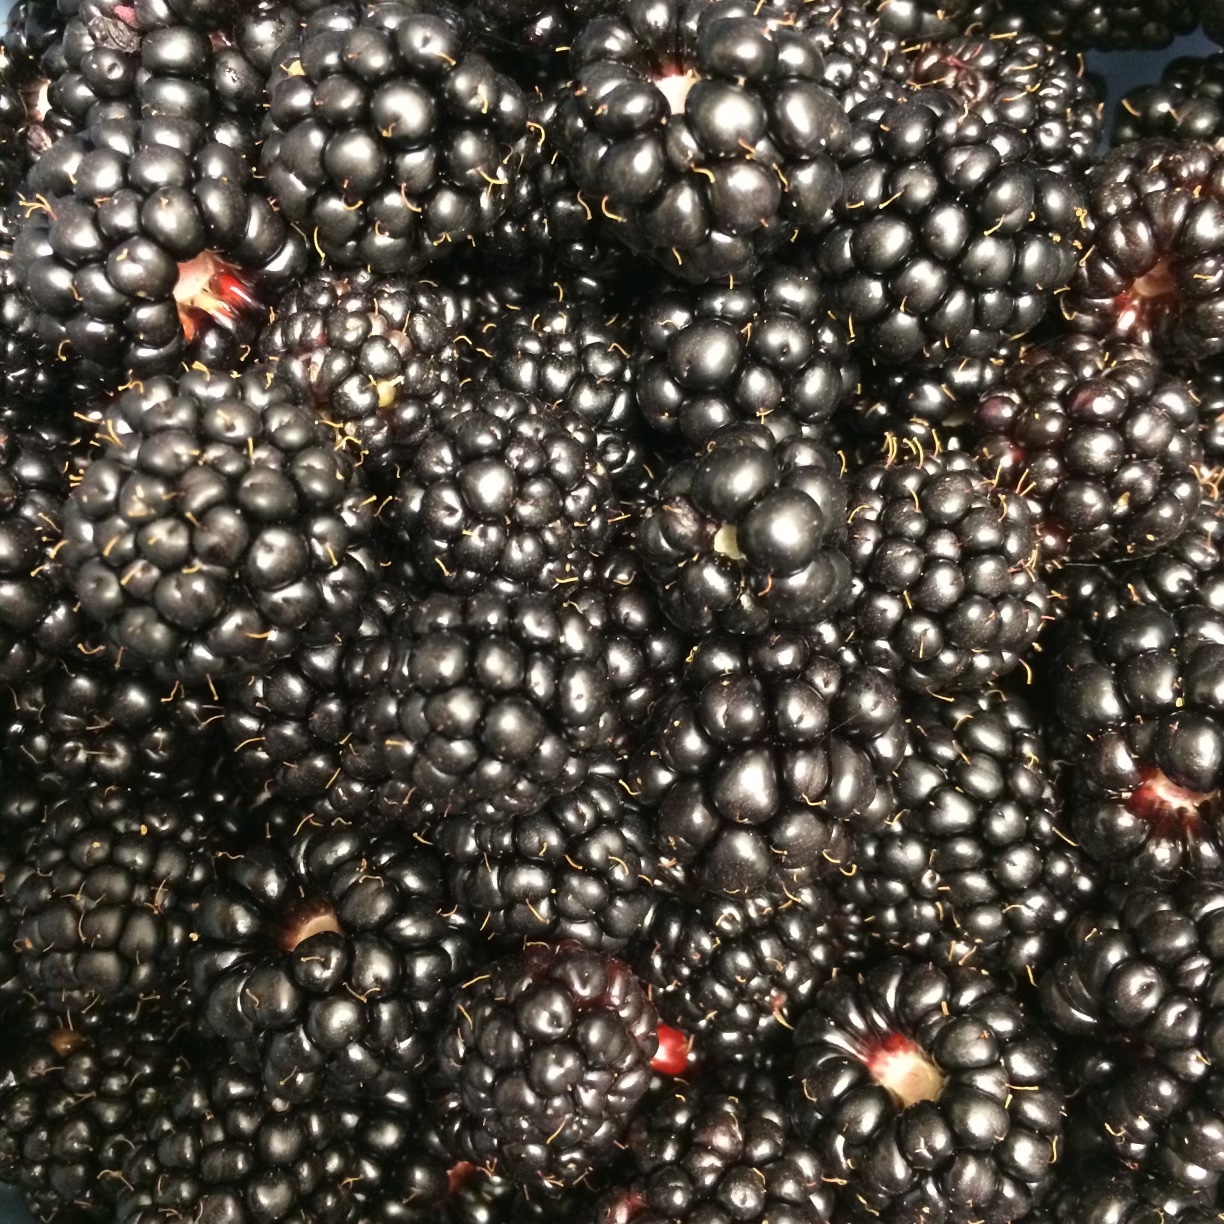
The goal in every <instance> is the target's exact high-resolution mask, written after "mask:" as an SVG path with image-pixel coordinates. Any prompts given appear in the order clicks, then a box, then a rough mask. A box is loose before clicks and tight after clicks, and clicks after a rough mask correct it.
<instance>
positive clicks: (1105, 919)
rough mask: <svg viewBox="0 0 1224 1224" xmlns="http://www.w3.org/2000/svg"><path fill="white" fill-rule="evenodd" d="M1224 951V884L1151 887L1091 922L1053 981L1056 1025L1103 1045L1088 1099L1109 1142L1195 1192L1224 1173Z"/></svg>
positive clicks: (1129, 1159) (1096, 1050) (1096, 1052)
mask: <svg viewBox="0 0 1224 1224" xmlns="http://www.w3.org/2000/svg"><path fill="white" fill-rule="evenodd" d="M1222 940H1224V891H1221V889H1220V888H1219V886H1218V885H1199V884H1195V883H1190V884H1187V885H1185V886H1183V887H1181V888H1180V889H1177V890H1175V891H1173V892H1165V891H1161V890H1159V889H1155V888H1151V887H1147V886H1146V885H1143V884H1141V885H1139V886H1137V887H1135V888H1133V889H1130V890H1129V891H1127V892H1126V893H1125V894H1124V895H1123V896H1121V897H1120V898H1119V899H1118V901H1117V902H1116V903H1115V904H1113V905H1111V906H1110V907H1109V908H1107V909H1104V910H1098V911H1095V912H1089V913H1086V914H1083V915H1081V917H1080V918H1079V919H1077V920H1076V921H1075V922H1074V923H1073V924H1072V926H1071V929H1070V932H1069V944H1068V952H1067V955H1066V956H1064V957H1063V959H1061V960H1060V961H1059V962H1058V963H1057V964H1056V965H1055V966H1053V968H1051V969H1050V970H1049V971H1048V972H1047V973H1046V974H1045V976H1044V977H1043V978H1042V980H1041V1003H1042V1010H1043V1012H1044V1014H1045V1016H1046V1017H1047V1018H1048V1020H1049V1022H1050V1023H1051V1024H1052V1025H1053V1026H1055V1027H1057V1028H1058V1029H1060V1030H1061V1031H1063V1032H1065V1033H1069V1034H1072V1035H1075V1036H1079V1037H1083V1038H1086V1039H1087V1040H1088V1041H1089V1042H1090V1043H1091V1045H1090V1048H1089V1053H1088V1057H1087V1059H1086V1060H1085V1064H1086V1066H1087V1068H1088V1073H1087V1076H1086V1079H1087V1081H1088V1082H1087V1083H1086V1084H1085V1086H1084V1089H1085V1091H1084V1096H1085V1108H1086V1111H1087V1115H1088V1117H1089V1118H1090V1120H1091V1122H1092V1123H1093V1127H1094V1130H1095V1132H1096V1134H1097V1136H1098V1137H1099V1138H1100V1139H1101V1140H1103V1141H1104V1143H1105V1144H1106V1145H1107V1146H1108V1147H1112V1149H1113V1150H1114V1151H1115V1152H1116V1154H1117V1156H1118V1157H1119V1158H1120V1159H1121V1160H1122V1161H1123V1162H1124V1163H1125V1164H1126V1165H1127V1166H1128V1167H1130V1168H1142V1169H1144V1170H1145V1171H1149V1172H1152V1173H1154V1174H1155V1175H1156V1176H1158V1177H1159V1178H1161V1179H1162V1181H1164V1182H1165V1183H1166V1184H1167V1183H1169V1182H1171V1183H1172V1184H1173V1185H1175V1186H1178V1187H1183V1188H1185V1189H1189V1190H1196V1189H1211V1188H1213V1187H1215V1186H1217V1185H1218V1182H1219V1179H1220V1175H1221V1173H1224V1111H1222V1110H1221V1107H1220V1083H1219V1072H1218V1071H1217V1070H1215V1068H1214V1066H1213V1064H1214V1062H1215V1056H1214V1051H1215V1050H1216V1049H1217V1048H1218V1044H1219V1040H1220V1038H1219V1031H1218V1030H1219V1022H1218V1018H1217V1017H1216V1015H1215V1010H1216V1000H1217V999H1218V996H1219V990H1220V975H1221V959H1220V958H1221V947H1222V946H1224V945H1222V943H1221V941H1222ZM1094 1065H1095V1070H1096V1071H1098V1072H1099V1071H1102V1070H1103V1071H1104V1072H1105V1074H1104V1075H1097V1074H1094V1073H1093V1071H1094Z"/></svg>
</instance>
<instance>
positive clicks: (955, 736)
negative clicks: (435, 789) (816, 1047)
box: [834, 689, 1094, 981]
mask: <svg viewBox="0 0 1224 1224" xmlns="http://www.w3.org/2000/svg"><path fill="white" fill-rule="evenodd" d="M906 720H907V722H908V724H909V732H910V734H909V741H910V743H909V750H908V751H907V753H906V755H905V759H904V760H903V761H902V762H901V764H900V765H898V766H897V769H896V772H895V773H894V775H893V796H894V804H895V807H896V812H895V814H894V815H893V816H892V818H891V819H890V820H889V821H888V823H887V824H886V825H885V826H884V827H883V828H881V829H879V830H878V831H867V832H864V833H863V834H861V835H858V836H856V837H855V838H854V844H853V847H852V852H851V853H852V857H853V871H852V872H847V873H846V874H845V877H844V878H843V879H842V880H839V881H838V882H837V883H836V884H835V885H834V891H835V893H837V894H838V895H839V896H840V897H842V898H845V899H847V900H848V902H849V904H850V905H851V907H852V908H853V909H854V910H856V911H857V912H858V913H859V914H860V915H861V916H862V917H863V919H864V921H865V923H866V926H865V931H866V932H867V933H868V934H869V935H871V936H872V937H873V938H875V939H879V940H882V941H884V942H886V943H888V944H890V945H891V946H893V947H895V948H904V949H905V950H906V951H908V952H910V953H911V954H917V955H921V956H927V957H931V958H932V959H937V960H938V959H941V958H944V957H946V958H948V959H949V960H950V961H952V962H955V963H957V964H969V965H972V966H973V967H975V968H983V969H988V970H990V971H991V972H998V973H1001V974H1006V975H1010V976H1011V977H1013V978H1015V979H1017V980H1020V981H1024V980H1025V979H1026V978H1031V975H1032V974H1034V973H1039V972H1040V971H1041V970H1042V969H1043V968H1044V967H1045V966H1046V965H1047V964H1048V962H1049V961H1050V959H1051V958H1052V956H1053V955H1054V954H1055V953H1056V952H1057V950H1058V948H1059V946H1060V945H1061V940H1062V934H1063V931H1064V929H1065V927H1066V925H1067V923H1068V922H1069V921H1070V920H1071V919H1072V918H1073V917H1074V916H1075V915H1076V914H1078V913H1079V912H1080V911H1081V910H1082V909H1083V908H1084V906H1085V905H1086V904H1087V903H1088V902H1089V900H1090V899H1091V898H1092V896H1093V892H1094V880H1093V874H1092V873H1091V872H1090V871H1088V870H1087V866H1086V864H1085V862H1084V860H1083V857H1082V855H1081V854H1080V853H1079V852H1078V850H1077V849H1076V847H1075V845H1074V843H1073V842H1072V841H1071V839H1070V838H1069V837H1068V836H1067V835H1066V834H1065V833H1064V832H1063V831H1062V830H1061V829H1060V827H1059V825H1060V819H1059V818H1060V813H1059V805H1058V801H1057V799H1056V798H1055V792H1054V787H1053V784H1052V781H1051V767H1050V759H1049V753H1048V751H1047V749H1046V745H1045V740H1044V738H1043V736H1042V734H1041V730H1040V728H1039V726H1038V722H1037V719H1036V717H1035V714H1034V711H1033V710H1032V709H1031V708H1030V706H1029V705H1028V704H1027V703H1026V702H1025V701H1024V700H1023V699H1022V698H1020V697H1017V696H1015V695H1013V694H1009V693H1005V692H1002V691H1000V690H998V689H992V690H989V691H988V692H987V693H986V694H985V695H984V696H980V697H977V696H975V697H969V696H964V697H957V698H955V699H950V700H938V699H935V698H930V697H919V698H911V699H910V700H909V702H908V703H907V705H906Z"/></svg>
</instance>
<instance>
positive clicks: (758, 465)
mask: <svg viewBox="0 0 1224 1224" xmlns="http://www.w3.org/2000/svg"><path fill="white" fill-rule="evenodd" d="M846 505H847V502H846V486H845V483H844V481H843V480H842V477H841V463H840V460H839V459H838V458H837V457H836V456H835V455H833V454H832V453H831V452H830V451H829V450H827V449H826V448H825V447H823V446H821V445H820V444H819V443H817V442H811V441H808V440H807V439H806V438H802V437H793V438H788V439H787V440H785V441H782V442H778V441H776V440H775V439H774V437H773V435H772V434H771V433H770V431H769V429H768V428H767V427H766V426H764V425H748V424H740V425H727V426H724V427H723V428H722V429H720V430H719V431H718V432H717V433H715V434H714V436H713V437H712V438H711V439H710V442H709V444H708V446H707V447H706V449H705V450H704V451H703V452H701V453H700V454H698V455H697V456H696V457H695V458H693V459H690V460H688V461H687V462H682V463H678V464H676V465H675V466H674V467H672V469H671V470H670V471H669V472H668V474H667V475H666V476H665V477H664V479H663V481H662V484H661V485H660V488H659V491H658V494H657V495H656V496H655V497H653V498H652V499H651V500H650V501H649V502H648V503H647V505H646V508H645V511H644V513H643V514H642V517H641V519H640V520H639V522H638V524H637V546H638V550H639V552H640V554H641V557H642V562H643V567H644V568H645V570H646V573H647V574H648V575H649V576H650V578H651V581H652V582H653V583H654V585H655V587H656V589H657V590H658V593H659V598H660V601H661V603H662V606H663V610H664V611H665V612H666V613H667V615H668V616H669V617H671V619H672V620H673V621H674V622H675V623H676V624H677V625H679V626H680V628H682V629H684V630H686V631H687V632H690V633H694V634H699V635H704V634H708V633H711V632H712V631H714V630H722V631H726V632H731V633H742V634H759V633H762V632H764V631H765V630H767V629H770V628H774V627H783V626H785V627H794V628H808V627H812V626H815V625H816V624H817V623H818V622H819V621H821V620H822V619H826V618H828V617H829V616H830V615H832V614H833V613H835V612H837V611H838V610H839V609H840V608H841V606H842V605H843V604H844V602H845V599H846V596H847V595H848V593H849V577H850V576H849V570H848V566H847V565H846V560H845V557H844V556H843V554H842V552H841V551H839V548H838V546H839V545H840V544H841V542H842V540H843V539H844V532H845V528H844V523H845V519H846Z"/></svg>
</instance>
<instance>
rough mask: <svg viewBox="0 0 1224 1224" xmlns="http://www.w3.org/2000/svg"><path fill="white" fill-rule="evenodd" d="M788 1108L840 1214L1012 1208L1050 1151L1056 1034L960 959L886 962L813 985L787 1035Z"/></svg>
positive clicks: (1034, 1186)
mask: <svg viewBox="0 0 1224 1224" xmlns="http://www.w3.org/2000/svg"><path fill="white" fill-rule="evenodd" d="M794 1057H795V1063H794V1071H793V1076H792V1086H791V1092H790V1097H789V1101H790V1113H791V1118H792V1120H793V1121H794V1123H795V1128H796V1132H797V1134H798V1136H799V1138H800V1139H801V1140H803V1141H806V1142H809V1143H811V1145H812V1147H813V1149H814V1151H815V1153H816V1156H817V1158H818V1159H819V1160H820V1162H821V1165H822V1166H823V1168H824V1173H825V1176H826V1177H827V1178H829V1179H831V1180H834V1181H835V1182H836V1183H837V1184H839V1185H841V1186H842V1199H843V1203H844V1206H845V1208H846V1209H847V1218H850V1219H858V1218H863V1219H867V1218H874V1217H878V1216H883V1217H887V1218H889V1219H897V1220H901V1219H906V1220H916V1219H923V1220H928V1221H931V1224H937V1222H940V1221H948V1222H951V1221H971V1220H972V1221H984V1222H986V1224H1004V1222H1005V1221H1012V1220H1019V1219H1022V1218H1023V1217H1025V1216H1026V1215H1028V1213H1029V1212H1030V1211H1031V1210H1032V1209H1033V1208H1034V1207H1035V1206H1036V1205H1037V1204H1038V1203H1039V1202H1040V1199H1041V1197H1042V1195H1043V1193H1044V1191H1045V1189H1046V1187H1047V1184H1048V1182H1049V1180H1050V1177H1051V1175H1052V1173H1053V1167H1054V1163H1055V1161H1056V1159H1057V1158H1058V1156H1059V1150H1058V1145H1059V1140H1060V1138H1061V1133H1062V1126H1063V1118H1062V1115H1063V1108H1064V1101H1063V1094H1062V1091H1061V1089H1060V1087H1059V1084H1058V1080H1057V1077H1056V1071H1055V1061H1054V1045H1053V1043H1052V1042H1051V1041H1050V1040H1049V1039H1048V1038H1047V1037H1046V1036H1045V1034H1044V1033H1043V1032H1042V1031H1041V1029H1040V1028H1039V1027H1038V1026H1037V1025H1036V1024H1034V1023H1033V1022H1032V1021H1031V1020H1030V1019H1029V1018H1028V1017H1027V1016H1026V1015H1025V1013H1024V1010H1023V1008H1022V1007H1021V1005H1020V1003H1019V1002H1018V1001H1017V1000H1016V998H1015V997H1014V996H1013V995H1011V994H1010V993H1008V992H1007V991H1006V990H1004V989H1003V988H1001V987H1000V986H999V984H998V983H997V982H995V981H993V980H992V979H991V978H990V977H989V976H988V975H986V974H984V973H981V972H979V971H977V970H973V969H969V968H965V967H962V966H956V965H953V966H944V967H940V966H937V965H933V964H923V963H922V962H920V961H919V962H913V961H907V960H903V959H901V958H900V957H897V958H895V959H892V960H886V961H884V962H882V963H881V964H878V965H876V966H875V967H874V968H872V969H868V970H867V971H866V972H864V973H861V974H859V975H858V976H857V977H852V976H849V975H846V976H839V977H837V978H834V979H833V981H831V982H830V983H829V984H828V985H826V986H825V987H824V988H823V989H822V990H820V991H818V992H817V994H816V997H815V999H814V1000H813V1005H812V1007H811V1009H810V1010H809V1011H808V1012H807V1014H806V1015H805V1016H804V1017H803V1019H802V1020H801V1021H800V1023H799V1027H798V1030H797V1032H796V1034H795V1056H794Z"/></svg>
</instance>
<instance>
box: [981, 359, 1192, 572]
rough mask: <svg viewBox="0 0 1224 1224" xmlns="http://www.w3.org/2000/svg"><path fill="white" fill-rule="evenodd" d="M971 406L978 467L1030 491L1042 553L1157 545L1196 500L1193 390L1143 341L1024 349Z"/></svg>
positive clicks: (1137, 550)
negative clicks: (995, 385) (994, 385)
mask: <svg viewBox="0 0 1224 1224" xmlns="http://www.w3.org/2000/svg"><path fill="white" fill-rule="evenodd" d="M975 417H976V421H975V432H976V434H977V440H978V454H979V459H980V463H981V466H982V470H983V471H984V472H985V473H987V474H989V475H990V476H991V478H992V479H993V480H995V481H996V482H997V484H998V485H999V487H1000V488H1001V489H1006V490H1012V491H1014V492H1015V493H1016V494H1018V495H1019V496H1020V497H1022V498H1024V499H1025V500H1027V501H1028V503H1029V505H1030V507H1031V509H1032V510H1033V512H1034V514H1035V515H1036V517H1037V519H1038V521H1039V530H1040V533H1041V542H1042V553H1043V559H1047V560H1048V559H1060V558H1066V559H1069V560H1073V561H1074V560H1085V559H1093V558H1097V559H1101V560H1105V561H1114V560H1121V559H1125V558H1128V557H1142V556H1146V555H1149V554H1152V553H1156V552H1159V551H1160V550H1161V549H1163V548H1165V547H1167V546H1168V545H1169V544H1171V543H1173V541H1175V540H1176V539H1177V537H1178V536H1179V535H1180V534H1181V533H1182V532H1183V531H1184V530H1185V528H1186V526H1187V524H1188V523H1189V521H1190V518H1191V516H1192V515H1193V514H1194V512H1195V510H1196V508H1197V507H1198V504H1199V500H1200V490H1199V478H1198V472H1197V467H1198V465H1200V464H1201V462H1202V451H1201V448H1200V442H1199V437H1198V412H1197V407H1196V405H1195V402H1194V397H1193V395H1192V393H1191V390H1190V388H1189V386H1188V385H1187V384H1186V383H1185V382H1184V381H1183V380H1182V379H1180V378H1178V377H1176V376H1175V375H1174V374H1172V373H1170V372H1169V371H1168V370H1166V369H1165V368H1164V367H1163V366H1162V365H1161V363H1160V361H1159V359H1158V358H1157V357H1156V356H1155V355H1154V354H1153V353H1152V352H1150V351H1149V350H1146V349H1143V348H1139V347H1136V346H1132V345H1126V344H1110V343H1108V342H1103V341H1098V340H1095V339H1093V338H1091V337H1088V336H1067V337H1064V338H1063V339H1061V340H1058V341H1054V342H1053V343H1051V344H1049V345H1042V346H1037V347H1034V348H1031V349H1029V350H1028V351H1026V352H1025V353H1024V354H1023V355H1022V356H1021V358H1020V360H1019V361H1018V362H1017V363H1016V364H1015V366H1014V367H1013V368H1012V369H1011V370H1010V371H1009V372H1008V375H1007V378H1006V382H1005V384H1004V385H1003V386H1002V387H999V388H997V389H995V390H993V391H991V392H989V393H988V394H987V395H985V396H983V397H982V398H981V400H980V401H979V402H978V404H977V407H976V410H975Z"/></svg>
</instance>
